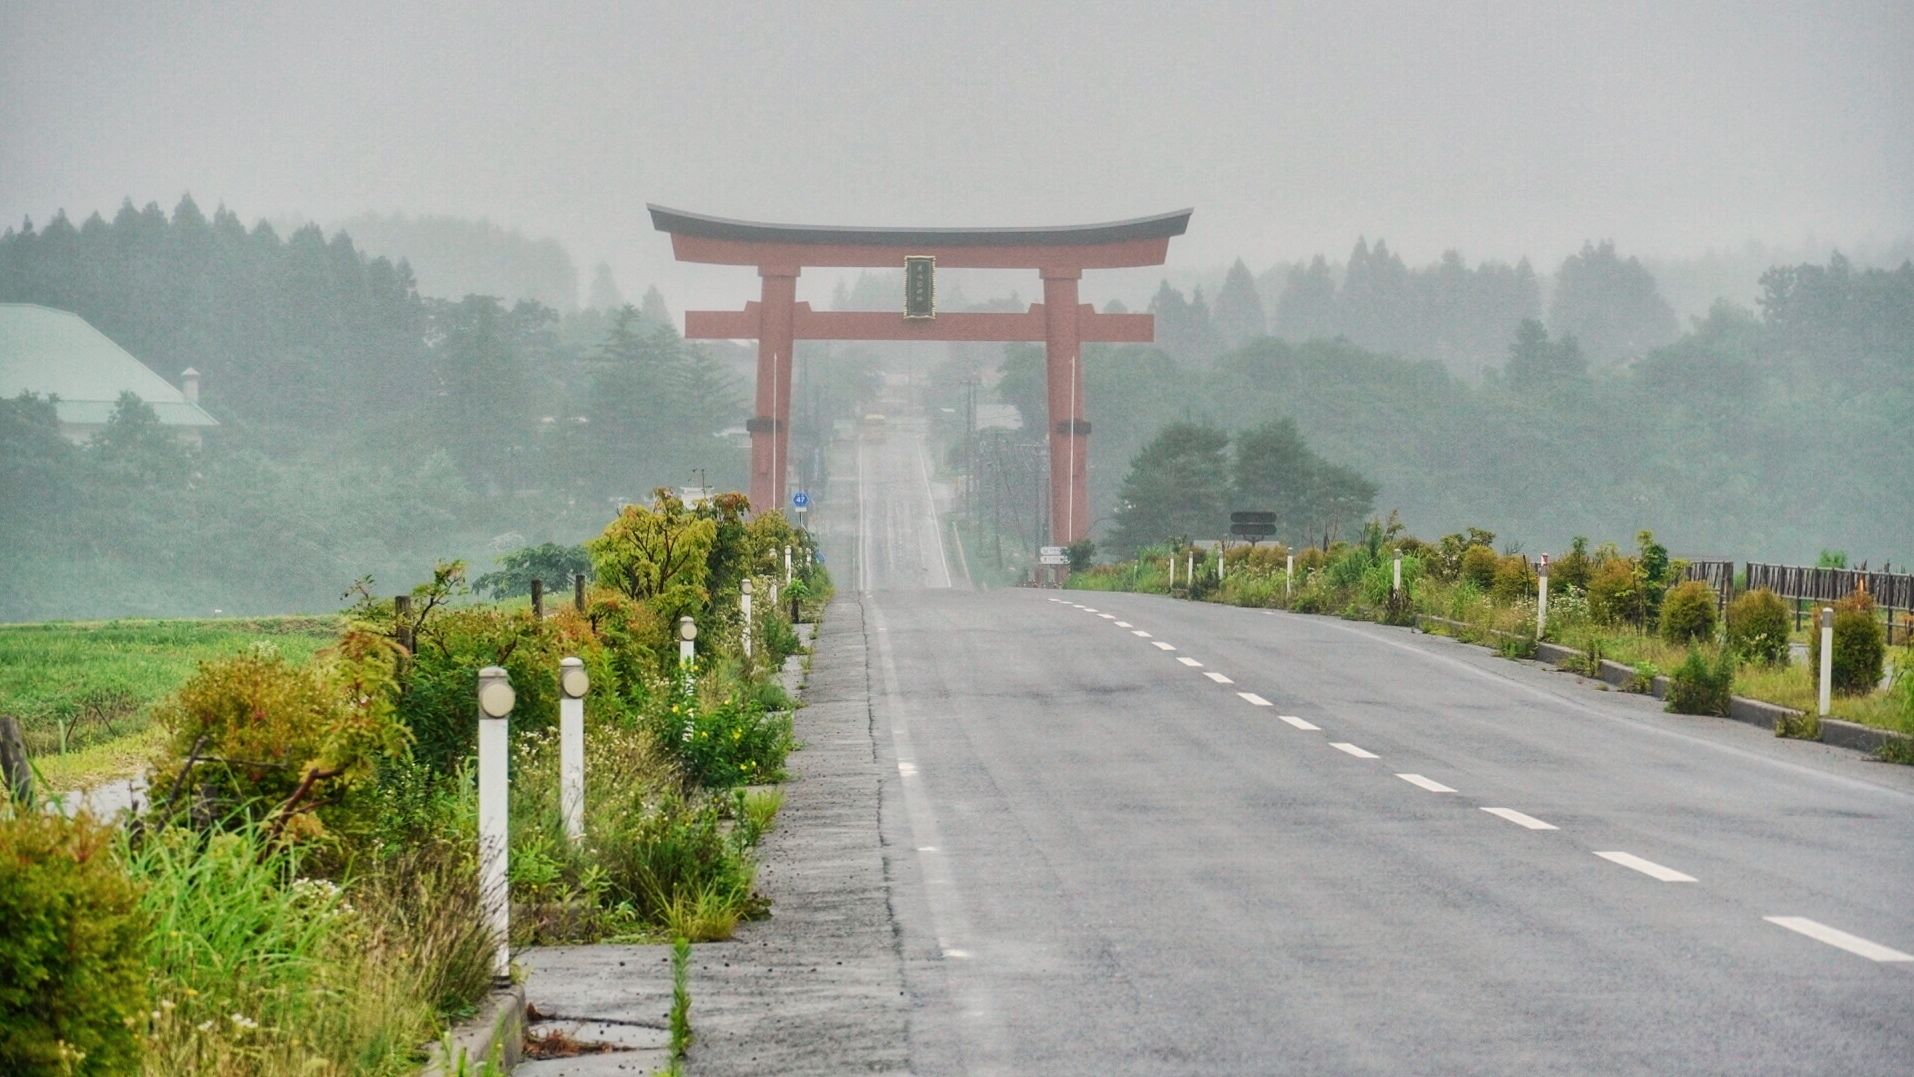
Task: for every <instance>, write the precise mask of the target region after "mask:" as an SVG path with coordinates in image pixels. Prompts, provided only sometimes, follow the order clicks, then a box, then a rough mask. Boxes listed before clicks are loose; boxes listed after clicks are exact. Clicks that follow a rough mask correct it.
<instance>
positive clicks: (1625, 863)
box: [1595, 851, 1695, 883]
mask: <svg viewBox="0 0 1914 1077" xmlns="http://www.w3.org/2000/svg"><path fill="white" fill-rule="evenodd" d="M1595 855H1596V856H1599V857H1601V858H1602V859H1603V860H1607V861H1609V862H1611V863H1615V864H1620V865H1621V866H1622V867H1625V868H1630V869H1632V870H1634V871H1639V872H1641V873H1642V874H1643V875H1646V876H1648V877H1649V878H1651V879H1659V880H1661V881H1662V882H1665V883H1692V882H1694V881H1695V877H1694V876H1693V875H1688V874H1685V873H1683V872H1679V871H1676V870H1675V869H1674V868H1670V867H1663V866H1662V865H1660V864H1657V863H1655V862H1654V861H1653V860H1643V859H1642V858H1641V857H1639V856H1636V855H1635V854H1634V853H1622V852H1613V851H1611V852H1597V853H1596V854H1595Z"/></svg>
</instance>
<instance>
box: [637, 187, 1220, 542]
mask: <svg viewBox="0 0 1914 1077" xmlns="http://www.w3.org/2000/svg"><path fill="white" fill-rule="evenodd" d="M649 209H650V211H651V220H652V224H653V225H654V226H656V227H657V229H658V230H659V231H661V232H666V233H669V234H670V236H671V247H672V253H673V254H674V255H676V257H677V258H678V260H679V261H682V262H702V263H707V264H715V265H739V266H747V265H748V266H756V267H757V270H758V276H759V278H761V280H762V287H761V292H760V297H759V299H758V301H757V302H755V303H746V304H745V307H744V309H743V310H738V311H687V312H686V314H685V336H686V338H688V339H694V340H714V339H716V340H740V339H755V340H757V342H758V372H757V393H756V401H757V403H756V410H755V412H754V413H753V415H752V417H751V420H750V421H749V422H748V423H747V424H746V428H747V429H748V430H749V431H750V434H751V489H750V495H751V503H752V504H753V505H754V506H757V507H759V508H770V507H777V506H782V505H783V504H784V495H785V488H784V472H785V469H786V468H787V467H788V466H789V463H788V462H789V460H790V452H789V447H790V416H791V352H792V348H793V347H794V346H795V345H796V342H797V341H800V340H950V341H987V340H1002V341H1042V342H1043V343H1044V374H1045V381H1046V383H1047V390H1048V391H1047V394H1046V397H1047V403H1048V406H1049V415H1050V428H1049V431H1048V438H1049V447H1050V534H1051V541H1053V542H1055V543H1058V544H1063V545H1067V544H1069V543H1071V542H1075V541H1076V540H1078V539H1080V538H1082V537H1083V536H1084V535H1085V534H1087V533H1088V532H1089V530H1090V521H1091V516H1090V508H1089V484H1088V482H1087V477H1088V468H1089V451H1088V450H1089V445H1088V438H1089V434H1090V423H1089V421H1088V420H1087V419H1085V418H1084V411H1083V378H1082V371H1081V370H1080V369H1079V367H1080V362H1081V355H1082V351H1081V349H1082V345H1083V344H1086V343H1099V342H1112V343H1116V342H1128V343H1148V342H1149V341H1151V340H1154V339H1155V321H1154V319H1153V318H1152V317H1151V316H1150V315H1148V314H1100V313H1098V312H1097V311H1095V310H1094V309H1092V308H1091V307H1089V306H1087V305H1084V304H1081V303H1079V302H1078V299H1077V282H1078V280H1080V279H1081V278H1082V276H1083V271H1084V270H1085V269H1114V268H1120V267H1131V266H1152V265H1162V264H1163V261H1164V259H1165V258H1166V257H1167V256H1168V253H1169V245H1170V240H1171V238H1173V237H1175V236H1180V235H1182V234H1183V232H1184V231H1185V229H1186V228H1187V227H1188V226H1189V219H1190V211H1189V210H1180V211H1178V212H1176V213H1165V214H1162V215H1160V216H1156V217H1142V218H1138V219H1136V220H1131V221H1118V222H1114V223H1111V224H1090V225H1070V226H1063V227H1054V228H830V227H815V226H809V225H781V224H759V223H754V222H750V221H734V220H726V219H724V218H720V217H708V216H704V215H702V214H696V213H685V212H682V211H680V210H674V209H666V208H665V207H663V206H655V205H654V206H650V207H649ZM907 255H908V256H913V257H915V256H929V257H931V258H934V259H935V265H936V267H937V268H939V269H1035V270H1036V271H1037V272H1038V274H1039V276H1040V277H1041V278H1042V280H1043V302H1042V303H1037V304H1032V305H1031V307H1030V309H1029V310H1028V311H1025V312H1023V313H990V314H983V313H956V314H938V315H936V316H935V317H920V318H910V317H905V316H904V315H903V314H902V313H901V312H900V313H897V314H891V313H886V312H883V311H814V310H812V309H811V307H810V304H808V303H799V302H798V301H797V278H798V275H799V273H801V272H802V271H803V268H804V267H805V266H819V267H832V268H839V267H843V268H870V269H881V268H887V267H892V268H894V267H901V266H903V264H904V259H905V257H906V256H907Z"/></svg>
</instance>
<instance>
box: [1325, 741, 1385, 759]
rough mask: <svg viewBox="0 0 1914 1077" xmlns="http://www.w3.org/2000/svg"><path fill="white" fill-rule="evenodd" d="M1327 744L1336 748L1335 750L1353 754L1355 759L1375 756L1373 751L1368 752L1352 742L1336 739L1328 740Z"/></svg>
mask: <svg viewBox="0 0 1914 1077" xmlns="http://www.w3.org/2000/svg"><path fill="white" fill-rule="evenodd" d="M1329 746H1330V747H1331V748H1334V749H1336V750H1337V751H1339V752H1348V753H1349V754H1350V755H1353V756H1355V757H1356V758H1357V759H1374V758H1376V753H1374V752H1369V751H1364V750H1363V749H1361V748H1358V747H1356V746H1355V745H1353V744H1349V743H1346V742H1344V741H1339V740H1337V741H1330V742H1329Z"/></svg>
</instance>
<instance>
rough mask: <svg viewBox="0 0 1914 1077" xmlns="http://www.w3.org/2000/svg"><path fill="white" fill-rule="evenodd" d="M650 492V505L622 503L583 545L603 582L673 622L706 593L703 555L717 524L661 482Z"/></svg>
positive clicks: (699, 606) (701, 601)
mask: <svg viewBox="0 0 1914 1077" xmlns="http://www.w3.org/2000/svg"><path fill="white" fill-rule="evenodd" d="M653 496H654V502H653V504H654V507H653V508H649V509H647V508H645V507H644V506H642V505H626V506H625V507H624V509H623V510H621V511H620V512H619V513H618V518H617V519H615V520H613V521H612V522H611V524H610V525H608V526H607V527H606V528H605V530H604V533H602V534H600V535H599V536H598V537H597V538H595V539H592V540H591V541H590V542H588V543H586V544H585V548H586V549H587V550H589V551H590V552H591V559H592V569H593V571H594V572H595V573H596V574H597V577H598V580H599V581H600V582H601V583H603V584H604V585H605V586H607V587H611V588H614V589H616V590H618V591H619V592H621V593H622V594H624V595H625V596H626V597H628V598H634V599H638V600H640V601H646V602H650V603H651V604H652V606H653V608H654V609H656V610H657V611H658V612H659V613H660V614H661V615H662V616H663V617H664V618H665V620H666V621H667V622H668V623H672V622H675V621H676V620H677V618H678V616H679V615H680V614H683V613H694V614H695V613H696V612H697V611H698V610H700V609H702V608H703V606H704V603H705V602H706V600H707V599H708V598H709V597H710V596H709V594H708V593H707V592H706V590H705V580H706V578H707V577H708V576H709V574H710V566H709V564H708V563H707V561H706V558H707V556H708V555H709V554H710V553H711V547H712V544H713V543H714V542H715V541H716V540H717V536H718V524H717V521H716V520H714V519H711V518H709V517H700V516H698V515H697V514H695V513H693V512H692V511H691V510H689V509H687V508H686V507H685V504H684V502H682V501H680V500H678V497H677V495H676V494H673V493H672V492H671V491H670V490H667V489H664V488H663V487H660V488H659V489H658V490H657V491H655V493H654V495H653Z"/></svg>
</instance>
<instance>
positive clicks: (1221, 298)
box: [1212, 258, 1268, 348]
mask: <svg viewBox="0 0 1914 1077" xmlns="http://www.w3.org/2000/svg"><path fill="white" fill-rule="evenodd" d="M1212 321H1214V323H1215V325H1216V333H1217V335H1218V336H1219V337H1221V338H1222V342H1223V346H1224V347H1226V348H1240V347H1242V346H1243V345H1244V344H1246V343H1248V342H1249V341H1251V340H1254V339H1256V338H1257V337H1260V336H1262V335H1263V334H1264V333H1265V332H1267V331H1268V324H1267V323H1266V321H1265V320H1264V318H1263V300H1262V297H1261V296H1259V295H1257V294H1256V279H1255V278H1254V277H1252V276H1250V272H1249V267H1248V266H1246V265H1244V264H1243V260H1242V259H1241V258H1238V259H1237V260H1236V264H1235V265H1232V266H1230V267H1229V275H1228V276H1226V277H1225V278H1224V279H1223V287H1222V288H1220V289H1218V290H1217V292H1216V312H1215V316H1214V317H1213V319H1212Z"/></svg>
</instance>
